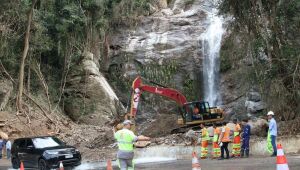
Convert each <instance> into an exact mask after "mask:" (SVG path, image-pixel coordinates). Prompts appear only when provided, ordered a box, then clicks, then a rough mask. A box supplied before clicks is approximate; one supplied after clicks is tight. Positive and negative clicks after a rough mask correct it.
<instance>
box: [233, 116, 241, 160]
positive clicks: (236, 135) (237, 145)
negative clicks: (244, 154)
mask: <svg viewBox="0 0 300 170" xmlns="http://www.w3.org/2000/svg"><path fill="white" fill-rule="evenodd" d="M233 123H234V124H235V127H234V132H233V143H232V157H240V154H241V153H240V152H241V137H240V132H241V126H240V124H239V123H238V120H237V119H234V120H233Z"/></svg>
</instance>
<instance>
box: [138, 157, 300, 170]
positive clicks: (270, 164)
mask: <svg viewBox="0 0 300 170" xmlns="http://www.w3.org/2000/svg"><path fill="white" fill-rule="evenodd" d="M287 159H288V163H289V168H290V170H300V156H289V157H288V158H287ZM200 165H201V169H202V170H275V169H276V157H275V158H274V157H272V158H271V157H261V158H243V159H230V160H201V161H200ZM191 167H192V164H191V160H181V161H176V162H167V163H159V164H142V165H138V166H137V168H136V169H141V170H142V169H147V170H157V169H163V170H191Z"/></svg>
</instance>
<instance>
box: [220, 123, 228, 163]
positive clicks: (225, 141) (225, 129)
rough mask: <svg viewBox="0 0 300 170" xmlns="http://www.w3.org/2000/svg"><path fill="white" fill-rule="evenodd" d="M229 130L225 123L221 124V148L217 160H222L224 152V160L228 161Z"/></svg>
mask: <svg viewBox="0 0 300 170" xmlns="http://www.w3.org/2000/svg"><path fill="white" fill-rule="evenodd" d="M229 137H230V128H229V127H228V126H227V122H223V127H222V131H221V135H220V137H219V145H220V146H221V157H220V158H219V160H223V159H224V158H225V157H224V154H225V152H226V159H229V150H228V144H229V142H230V138H229Z"/></svg>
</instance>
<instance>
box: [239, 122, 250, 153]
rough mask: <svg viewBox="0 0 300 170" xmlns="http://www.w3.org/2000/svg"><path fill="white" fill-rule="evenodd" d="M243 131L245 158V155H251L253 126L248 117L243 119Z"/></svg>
mask: <svg viewBox="0 0 300 170" xmlns="http://www.w3.org/2000/svg"><path fill="white" fill-rule="evenodd" d="M242 125H243V132H242V140H243V142H242V148H241V157H242V158H243V157H244V155H246V157H247V158H248V157H249V142H250V134H251V126H250V125H249V124H248V119H247V118H246V119H243V121H242Z"/></svg>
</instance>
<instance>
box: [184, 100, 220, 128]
mask: <svg viewBox="0 0 300 170" xmlns="http://www.w3.org/2000/svg"><path fill="white" fill-rule="evenodd" d="M182 117H183V121H184V122H185V124H186V125H193V124H200V123H208V122H215V121H218V120H223V114H222V112H220V109H218V108H216V107H212V108H211V107H210V106H209V103H208V102H205V101H194V102H188V103H185V104H184V105H183V115H182Z"/></svg>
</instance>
